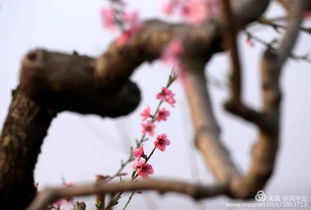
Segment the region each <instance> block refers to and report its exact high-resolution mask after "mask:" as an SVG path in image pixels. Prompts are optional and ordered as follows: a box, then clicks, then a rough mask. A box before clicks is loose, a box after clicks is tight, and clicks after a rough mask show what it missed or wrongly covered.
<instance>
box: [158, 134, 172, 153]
mask: <svg viewBox="0 0 311 210" xmlns="http://www.w3.org/2000/svg"><path fill="white" fill-rule="evenodd" d="M170 143H171V142H170V141H169V140H168V139H167V136H166V134H165V133H163V134H161V135H158V136H157V140H156V141H155V142H154V146H155V147H156V148H158V149H159V150H160V151H162V152H164V151H165V149H166V146H168V145H170Z"/></svg>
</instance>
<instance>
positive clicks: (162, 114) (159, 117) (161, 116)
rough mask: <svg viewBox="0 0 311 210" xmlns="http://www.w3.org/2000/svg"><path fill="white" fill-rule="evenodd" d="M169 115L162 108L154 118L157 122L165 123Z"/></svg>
mask: <svg viewBox="0 0 311 210" xmlns="http://www.w3.org/2000/svg"><path fill="white" fill-rule="evenodd" d="M169 115H170V112H169V111H168V110H166V109H165V107H163V108H162V109H160V110H159V112H158V113H157V116H156V120H157V121H159V122H160V121H161V120H162V121H166V119H167V117H168V116H169Z"/></svg>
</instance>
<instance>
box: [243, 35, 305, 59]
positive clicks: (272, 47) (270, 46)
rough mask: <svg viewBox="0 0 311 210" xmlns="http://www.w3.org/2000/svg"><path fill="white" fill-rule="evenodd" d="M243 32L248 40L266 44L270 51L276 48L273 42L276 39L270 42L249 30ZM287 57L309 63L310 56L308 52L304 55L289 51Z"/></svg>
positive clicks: (276, 41)
mask: <svg viewBox="0 0 311 210" xmlns="http://www.w3.org/2000/svg"><path fill="white" fill-rule="evenodd" d="M244 33H245V34H246V37H247V39H248V40H254V41H256V42H257V43H260V44H262V45H264V46H266V47H267V48H269V49H270V50H272V51H275V50H276V49H277V48H276V46H275V44H277V43H278V40H276V39H274V40H272V41H271V42H268V41H266V40H264V39H262V38H260V37H258V36H256V35H254V34H253V33H251V32H249V31H244ZM289 58H292V59H294V60H298V61H299V60H302V61H305V62H308V63H311V58H310V56H309V53H306V54H304V55H296V54H293V53H290V55H289Z"/></svg>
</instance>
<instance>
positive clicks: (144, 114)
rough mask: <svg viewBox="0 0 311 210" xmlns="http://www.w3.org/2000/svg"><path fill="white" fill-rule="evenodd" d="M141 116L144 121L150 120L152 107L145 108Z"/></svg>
mask: <svg viewBox="0 0 311 210" xmlns="http://www.w3.org/2000/svg"><path fill="white" fill-rule="evenodd" d="M140 116H142V118H143V121H145V120H146V119H148V118H149V117H150V116H151V113H150V107H149V106H148V107H147V108H145V109H144V110H143V111H142V112H141V113H140Z"/></svg>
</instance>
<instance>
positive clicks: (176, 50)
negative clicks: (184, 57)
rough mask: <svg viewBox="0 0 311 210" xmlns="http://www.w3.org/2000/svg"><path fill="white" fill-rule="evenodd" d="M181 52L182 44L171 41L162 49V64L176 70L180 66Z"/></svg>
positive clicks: (177, 41) (178, 41) (182, 49)
mask: <svg viewBox="0 0 311 210" xmlns="http://www.w3.org/2000/svg"><path fill="white" fill-rule="evenodd" d="M183 51H184V48H183V45H182V42H181V41H180V40H173V41H171V42H170V43H169V44H168V45H167V46H166V47H165V48H164V50H163V52H162V56H161V59H162V60H163V62H164V63H166V64H168V65H172V66H175V67H177V68H178V67H179V66H180V61H179V56H180V55H181V54H182V53H183Z"/></svg>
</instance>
